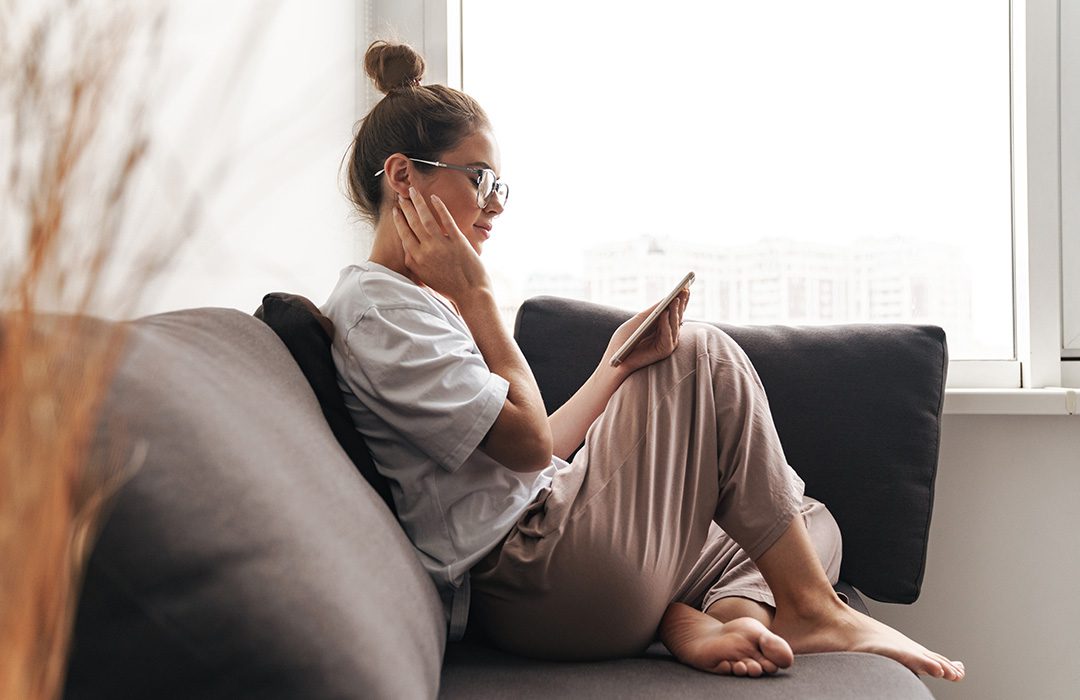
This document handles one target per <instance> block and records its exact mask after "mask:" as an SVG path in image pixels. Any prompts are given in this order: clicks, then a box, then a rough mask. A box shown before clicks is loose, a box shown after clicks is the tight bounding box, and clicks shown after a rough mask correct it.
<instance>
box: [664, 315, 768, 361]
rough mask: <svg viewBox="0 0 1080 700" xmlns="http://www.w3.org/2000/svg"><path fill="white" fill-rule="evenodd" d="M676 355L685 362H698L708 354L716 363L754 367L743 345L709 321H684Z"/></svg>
mask: <svg viewBox="0 0 1080 700" xmlns="http://www.w3.org/2000/svg"><path fill="white" fill-rule="evenodd" d="M674 355H676V356H680V357H681V361H683V362H693V363H696V362H697V359H698V358H700V357H701V356H702V355H707V356H708V357H709V358H710V359H711V360H712V361H713V362H714V363H720V364H723V365H727V366H731V367H737V368H739V369H748V368H751V367H752V365H751V363H750V359H749V358H748V357H747V356H746V352H745V351H744V350H743V349H742V346H740V345H739V344H738V343H736V342H735V339H734V338H732V337H731V336H730V335H728V334H727V333H725V332H724V331H722V330H721V329H719V328H717V327H716V326H713V325H711V324H708V323H698V322H692V321H691V322H687V323H684V324H683V326H682V328H681V329H680V331H679V345H678V347H677V348H675V353H674ZM676 361H679V360H676Z"/></svg>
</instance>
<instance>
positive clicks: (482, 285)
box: [393, 187, 491, 306]
mask: <svg viewBox="0 0 1080 700" xmlns="http://www.w3.org/2000/svg"><path fill="white" fill-rule="evenodd" d="M409 197H410V198H409V199H406V198H404V197H402V196H400V195H399V196H398V202H397V206H395V207H394V210H393V217H394V227H395V229H396V230H397V234H398V238H400V239H401V246H402V248H404V250H405V266H406V267H408V268H409V270H410V271H411V272H412V273H413V274H415V275H416V276H417V277H418V278H419V279H420V280H421V281H422V282H423V283H424V284H426V285H427V286H428V287H431V288H432V289H433V290H435V291H436V292H438V293H439V294H442V295H443V296H445V297H447V298H449V299H451V300H452V301H454V303H456V304H458V305H459V306H460V302H461V301H462V299H463V298H464V297H465V296H467V295H468V294H469V293H470V292H474V291H477V290H486V291H488V292H490V291H491V278H490V277H489V276H488V273H487V270H486V269H485V268H484V264H483V262H481V261H480V256H479V255H477V253H476V251H475V250H473V247H472V245H471V244H470V243H469V240H468V239H467V238H465V234H463V233H462V232H461V229H460V228H458V225H457V224H456V223H455V222H454V218H453V217H452V216H451V215H450V210H449V209H447V208H446V205H445V204H444V203H443V201H442V200H441V199H439V197H438V196H437V195H431V204H430V205H429V204H428V203H427V201H425V198H424V196H423V195H421V194H420V193H419V192H417V190H416V189H415V188H413V187H410V188H409Z"/></svg>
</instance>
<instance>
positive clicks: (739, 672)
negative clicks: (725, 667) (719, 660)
mask: <svg viewBox="0 0 1080 700" xmlns="http://www.w3.org/2000/svg"><path fill="white" fill-rule="evenodd" d="M731 672H732V673H734V674H735V675H736V676H745V675H746V672H747V668H746V662H745V661H736V662H735V663H734V664H732V665H731Z"/></svg>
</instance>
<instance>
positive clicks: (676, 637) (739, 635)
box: [660, 603, 795, 677]
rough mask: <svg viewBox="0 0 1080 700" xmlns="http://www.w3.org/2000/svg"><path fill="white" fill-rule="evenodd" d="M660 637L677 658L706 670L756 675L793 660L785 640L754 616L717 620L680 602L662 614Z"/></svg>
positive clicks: (777, 668)
mask: <svg viewBox="0 0 1080 700" xmlns="http://www.w3.org/2000/svg"><path fill="white" fill-rule="evenodd" d="M660 638H661V640H662V641H663V642H664V645H665V646H666V647H667V648H668V650H669V651H670V652H671V653H672V654H674V655H675V658H677V659H678V660H679V661H681V662H683V663H684V664H686V665H688V666H692V667H694V668H696V669H698V670H700V671H708V672H709V673H718V674H722V675H735V676H753V677H757V676H760V675H762V674H770V673H776V672H777V670H779V669H781V668H787V667H788V666H790V665H791V664H792V662H793V661H794V659H795V657H794V655H793V654H792V651H791V647H790V646H789V645H788V643H787V642H785V641H784V640H783V639H781V638H780V637H779V636H777V635H775V634H773V633H772V632H770V631H769V629H768V628H767V627H765V625H763V624H761V623H760V622H758V621H757V620H755V619H753V618H749V617H740V618H737V619H735V620H731V621H729V622H720V621H719V620H716V619H714V618H712V617H710V616H709V615H706V614H705V613H703V612H700V611H698V610H695V609H694V608H691V607H690V606H688V605H683V604H682V603H672V604H671V605H670V606H669V607H668V609H667V612H665V613H664V618H663V620H662V621H661V622H660Z"/></svg>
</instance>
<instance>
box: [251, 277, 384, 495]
mask: <svg viewBox="0 0 1080 700" xmlns="http://www.w3.org/2000/svg"><path fill="white" fill-rule="evenodd" d="M255 318H257V319H259V320H260V321H262V322H263V323H265V324H266V325H268V326H270V328H272V329H273V330H274V333H276V334H277V336H278V337H279V338H281V342H283V343H285V347H287V348H288V349H289V354H291V355H292V356H293V359H294V360H296V364H297V365H298V366H299V367H300V371H301V372H303V373H304V377H305V378H306V379H307V380H308V384H310V385H311V390H312V391H314V392H315V398H316V400H318V402H319V408H321V409H322V412H323V417H324V418H326V422H327V424H329V426H330V430H331V432H333V433H334V437H335V438H337V441H338V444H340V445H341V449H343V450H345V454H347V455H349V459H351V460H352V462H353V464H355V465H356V468H357V469H359V470H360V474H362V475H363V477H364V479H366V480H367V482H368V483H369V484H371V487H372V488H373V489H375V492H376V493H378V494H379V496H380V497H381V498H382V499H383V502H384V503H386V507H387V508H389V509H390V512H392V513H394V514H395V515H396V514H397V507H396V506H395V505H394V497H393V495H392V494H391V493H390V482H389V481H388V480H387V479H386V477H384V476H383V475H382V474H380V473H379V471H378V470H377V469H376V468H375V462H374V461H373V460H372V459H371V452H370V451H369V450H368V447H367V443H366V442H364V437H363V436H362V435H361V434H360V433H359V431H357V430H356V426H355V425H354V424H353V421H352V416H351V415H349V409H348V408H346V406H345V399H344V398H343V397H342V395H341V389H340V388H339V387H338V383H337V368H336V367H335V366H334V358H333V355H332V354H331V352H330V347H331V343H332V342H333V340H334V324H333V322H332V321H331V320H330V319H328V318H327V317H326V316H324V315H323V313H322V312H321V311H319V308H318V307H317V306H315V305H314V304H313V303H311V301H309V300H308V299H305V298H304V297H302V296H299V295H297V294H286V293H284V292H272V293H270V294H267V295H266V296H264V297H263V303H262V305H261V306H260V307H259V308H258V310H256V311H255Z"/></svg>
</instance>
